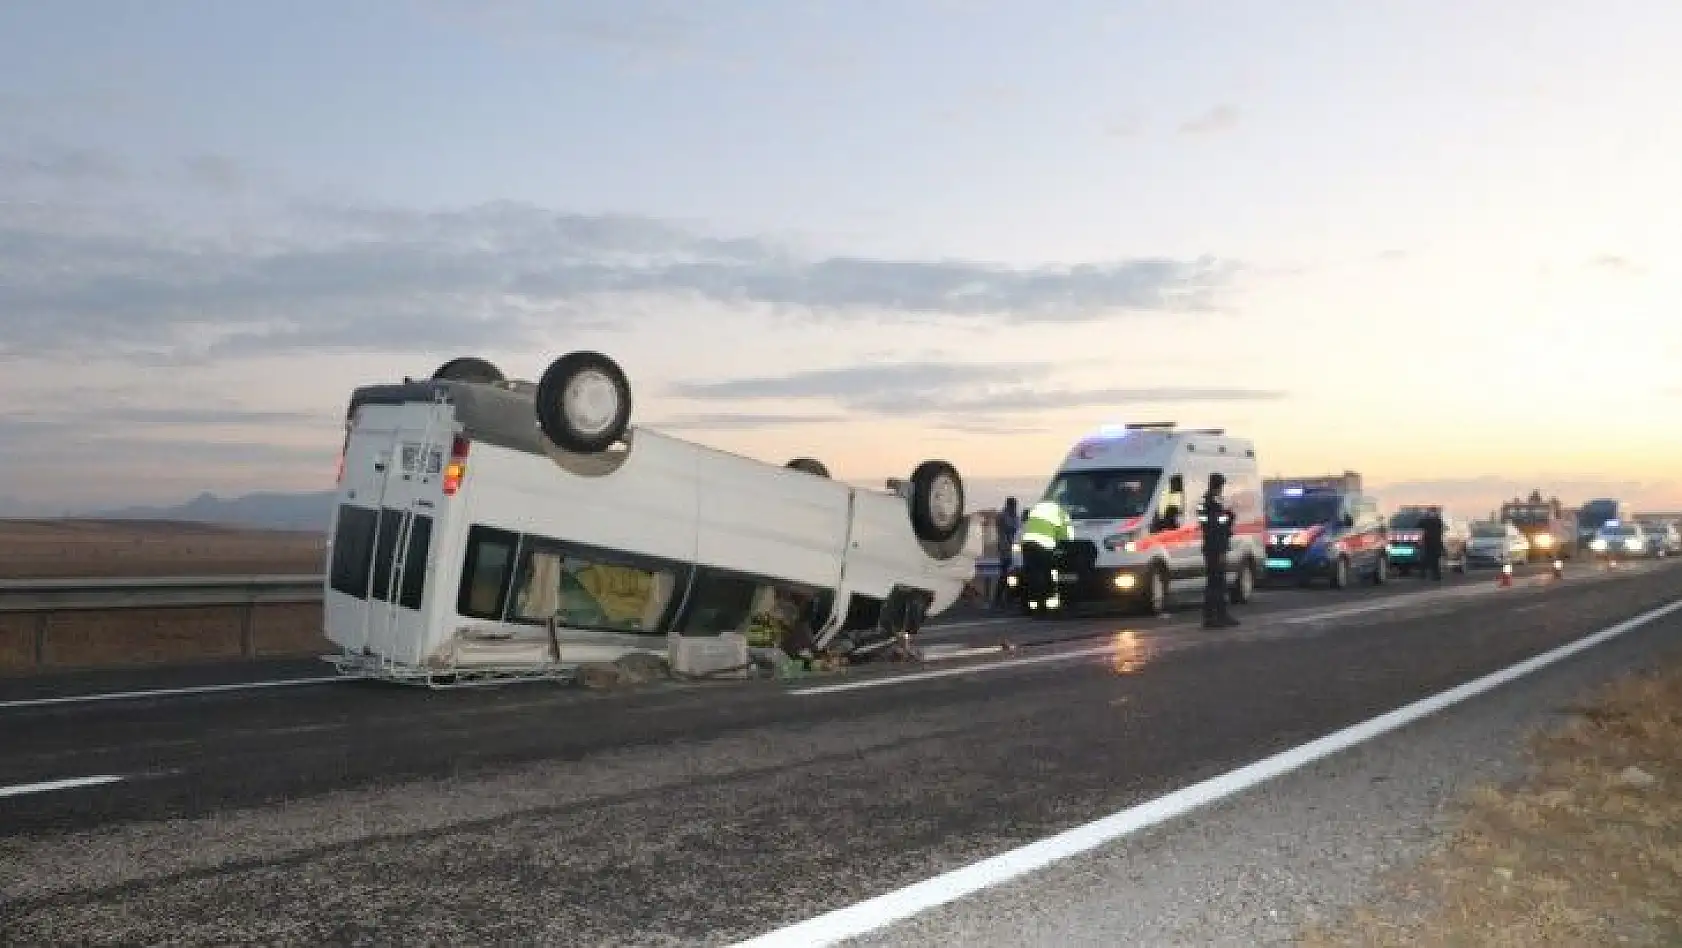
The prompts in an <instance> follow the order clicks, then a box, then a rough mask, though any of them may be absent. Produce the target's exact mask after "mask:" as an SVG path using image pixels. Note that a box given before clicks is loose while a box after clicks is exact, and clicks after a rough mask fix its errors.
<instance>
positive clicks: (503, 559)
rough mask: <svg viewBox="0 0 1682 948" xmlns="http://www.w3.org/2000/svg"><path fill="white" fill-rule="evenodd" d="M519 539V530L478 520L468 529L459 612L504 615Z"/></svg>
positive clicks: (484, 616)
mask: <svg viewBox="0 0 1682 948" xmlns="http://www.w3.org/2000/svg"><path fill="white" fill-rule="evenodd" d="M519 540H520V537H519V534H516V533H510V532H509V531H507V530H498V529H496V528H495V527H486V526H481V525H479V524H474V526H473V527H472V528H471V529H469V530H468V531H467V559H466V561H465V562H464V563H463V564H462V567H461V588H460V590H459V591H458V593H457V595H456V612H458V613H460V614H461V615H464V616H467V617H469V618H473V619H500V618H502V612H503V605H504V603H506V602H507V600H508V584H509V581H510V580H511V579H512V578H513V576H514V551H515V549H516V548H517V547H518V545H519Z"/></svg>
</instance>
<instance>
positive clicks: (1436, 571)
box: [1419, 507, 1444, 583]
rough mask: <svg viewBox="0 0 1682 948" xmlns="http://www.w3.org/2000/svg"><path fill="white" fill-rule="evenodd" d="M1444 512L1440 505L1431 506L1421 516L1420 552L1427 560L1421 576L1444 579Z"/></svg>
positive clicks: (1421, 577)
mask: <svg viewBox="0 0 1682 948" xmlns="http://www.w3.org/2000/svg"><path fill="white" fill-rule="evenodd" d="M1443 529H1444V528H1443V514H1442V509H1441V508H1440V507H1431V508H1428V509H1427V510H1426V511H1425V516H1423V517H1420V518H1419V553H1420V556H1421V557H1423V558H1424V560H1425V562H1424V563H1422V564H1420V565H1421V566H1423V567H1424V568H1423V569H1421V570H1420V571H1419V578H1420V579H1425V578H1426V577H1430V578H1431V579H1434V580H1436V581H1437V582H1439V583H1440V582H1442V580H1443V552H1444V550H1443Z"/></svg>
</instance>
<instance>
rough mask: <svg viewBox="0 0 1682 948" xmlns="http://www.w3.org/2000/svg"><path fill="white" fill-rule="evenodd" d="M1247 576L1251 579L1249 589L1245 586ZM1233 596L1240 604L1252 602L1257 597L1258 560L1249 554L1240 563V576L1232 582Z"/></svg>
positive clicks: (1233, 599) (1234, 600)
mask: <svg viewBox="0 0 1682 948" xmlns="http://www.w3.org/2000/svg"><path fill="white" fill-rule="evenodd" d="M1245 577H1248V578H1249V580H1250V581H1249V583H1248V586H1249V588H1248V589H1246V588H1245V586H1246V584H1245V582H1244V579H1245ZM1231 598H1232V601H1233V602H1235V603H1237V604H1239V605H1243V604H1245V603H1247V602H1251V601H1253V600H1254V599H1255V598H1256V561H1255V560H1253V559H1251V558H1249V557H1248V556H1246V557H1244V561H1243V562H1242V563H1239V564H1238V576H1237V578H1236V580H1235V581H1234V582H1233V584H1232V590H1231Z"/></svg>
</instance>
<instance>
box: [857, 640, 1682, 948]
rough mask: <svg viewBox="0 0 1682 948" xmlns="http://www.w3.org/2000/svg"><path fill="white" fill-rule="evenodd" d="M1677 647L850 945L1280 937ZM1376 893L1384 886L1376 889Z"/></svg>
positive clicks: (1435, 725) (1634, 654) (1610, 665)
mask: <svg viewBox="0 0 1682 948" xmlns="http://www.w3.org/2000/svg"><path fill="white" fill-rule="evenodd" d="M1662 661H1670V662H1677V661H1682V619H1679V618H1678V617H1676V616H1672V617H1670V618H1668V619H1666V620H1663V621H1661V622H1658V623H1655V624H1654V625H1653V626H1652V627H1649V628H1646V629H1642V630H1640V631H1639V632H1636V633H1633V634H1631V635H1630V636H1628V637H1627V638H1625V639H1620V640H1617V641H1614V642H1611V643H1608V644H1607V645H1604V646H1602V647H1600V648H1597V649H1592V650H1590V651H1588V652H1586V653H1584V654H1582V655H1579V656H1577V657H1576V658H1574V659H1572V660H1570V661H1568V662H1565V663H1562V664H1561V665H1558V666H1554V667H1551V668H1548V669H1545V670H1543V671H1541V672H1539V673H1538V674H1536V675H1534V676H1531V677H1529V678H1525V679H1522V680H1520V681H1517V682H1514V683H1512V684H1510V685H1507V686H1505V687H1503V688H1501V689H1498V690H1497V691H1495V692H1493V693H1491V694H1489V695H1485V696H1483V697H1481V698H1478V699H1474V700H1473V701H1471V702H1468V703H1467V704H1465V705H1462V706H1459V707H1456V708H1452V709H1450V710H1448V711H1446V712H1444V713H1442V714H1440V715H1437V716H1434V717H1432V718H1428V719H1426V720H1424V721H1422V722H1419V723H1417V724H1415V725H1413V726H1410V727H1407V728H1404V729H1403V730H1401V731H1398V732H1395V733H1393V734H1390V735H1388V736H1386V737H1383V738H1380V739H1378V740H1376V741H1373V742H1371V743H1368V744H1365V745H1362V746H1360V747H1357V748H1355V749H1353V750H1351V751H1349V752H1346V753H1343V754H1339V755H1337V756H1334V757H1332V758H1328V759H1326V760H1324V761H1321V762H1320V763H1318V764H1315V765H1312V766H1309V767H1306V768H1304V769H1303V770H1300V771H1297V772H1295V773H1292V774H1289V775H1287V776H1285V777H1282V778H1280V779H1278V780H1275V781H1273V782H1272V783H1270V784H1267V785H1264V786H1262V787H1260V788H1257V789H1256V790H1253V791H1251V792H1248V793H1245V794H1242V795H1240V796H1238V797H1235V798H1233V799H1231V800H1230V801H1228V802H1226V803H1223V804H1220V805H1217V806H1215V807H1211V808H1210V809H1208V810H1205V811H1202V812H1200V813H1197V814H1194V815H1192V816H1190V817H1188V818H1185V819H1182V820H1179V821H1176V822H1174V823H1171V824H1168V825H1165V826H1163V827H1161V828H1159V829H1157V830H1154V831H1151V832H1149V833H1146V834H1141V835H1139V836H1136V837H1133V838H1131V839H1129V840H1126V841H1122V842H1118V843H1116V844H1112V845H1109V846H1105V847H1103V848H1102V849H1100V850H1098V851H1095V852H1093V853H1090V854H1087V855H1084V856H1081V857H1076V858H1074V859H1071V860H1069V861H1067V862H1065V863H1061V864H1059V865H1057V866H1054V867H1052V868H1050V869H1047V870H1045V871H1043V872H1040V873H1035V874H1033V875H1030V876H1027V877H1025V878H1023V879H1020V880H1017V881H1015V882H1013V883H1010V884H1007V885H1005V886H1001V887H999V888H997V889H992V890H989V891H987V892H984V893H981V894H979V895H977V896H975V897H972V898H968V899H965V900H962V901H960V902H957V903H953V904H951V905H947V906H943V907H941V908H938V909H935V910H932V911H930V912H928V913H926V914H924V915H921V916H918V917H916V918H913V919H910V920H907V921H905V922H902V923H900V924H898V925H895V926H892V927H890V928H888V929H885V930H883V931H881V932H878V933H876V934H874V935H871V936H866V937H864V938H861V939H858V940H856V941H855V942H853V943H854V944H858V945H873V946H875V945H880V946H888V945H895V946H917V945H929V946H935V945H949V944H965V945H977V946H980V945H997V946H1001V948H1002V946H1019V945H1021V946H1026V945H1046V946H1053V945H1057V946H1063V945H1161V946H1170V945H1233V946H1239V945H1265V944H1295V943H1298V942H1299V940H1300V938H1301V937H1302V934H1303V932H1304V931H1305V929H1313V928H1317V927H1319V926H1322V925H1327V924H1335V923H1337V922H1339V921H1341V920H1343V919H1344V918H1346V917H1347V914H1348V913H1349V912H1350V911H1351V910H1352V909H1354V908H1355V907H1358V906H1366V905H1374V904H1376V905H1380V906H1385V907H1387V908H1390V909H1394V910H1396V911H1398V913H1400V912H1403V911H1405V910H1406V908H1407V907H1406V906H1404V905H1399V904H1397V903H1395V902H1394V901H1393V900H1392V893H1391V892H1390V891H1389V888H1388V886H1387V885H1386V881H1387V880H1388V879H1389V878H1391V877H1392V875H1393V873H1394V872H1396V871H1398V870H1403V869H1405V868H1407V867H1410V866H1412V865H1415V864H1416V863H1418V862H1419V861H1421V860H1423V859H1426V858H1428V857H1429V856H1430V855H1431V854H1432V853H1433V852H1435V851H1436V850H1437V849H1438V848H1439V846H1440V845H1441V843H1442V842H1443V840H1444V839H1445V838H1446V837H1447V834H1448V833H1450V832H1452V830H1453V829H1454V828H1455V826H1456V825H1457V824H1458V821H1459V817H1460V815H1461V813H1462V812H1463V809H1462V804H1463V801H1464V800H1465V799H1466V797H1467V795H1468V794H1470V793H1472V792H1473V791H1474V790H1475V789H1476V788H1478V787H1480V786H1485V785H1490V784H1495V785H1502V784H1509V783H1511V782H1512V781H1515V780H1518V779H1520V778H1522V777H1523V776H1524V775H1525V774H1526V771H1527V759H1526V754H1525V744H1526V741H1527V739H1528V738H1529V736H1530V735H1532V734H1534V733H1535V732H1536V731H1537V730H1539V729H1551V728H1554V727H1558V726H1559V725H1561V724H1562V723H1564V721H1565V720H1566V718H1567V714H1566V709H1569V708H1572V707H1574V706H1575V705H1576V703H1577V702H1579V701H1580V700H1582V699H1583V697H1584V696H1585V695H1586V694H1588V693H1590V692H1591V691H1592V690H1593V689H1595V688H1597V687H1600V686H1601V685H1603V684H1604V683H1606V682H1608V681H1611V680H1613V679H1614V678H1616V677H1618V676H1620V675H1623V674H1626V673H1628V672H1630V671H1632V670H1636V669H1640V668H1644V667H1651V666H1652V665H1653V664H1655V663H1658V662H1662ZM1387 900H1391V901H1387Z"/></svg>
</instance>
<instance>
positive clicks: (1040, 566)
mask: <svg viewBox="0 0 1682 948" xmlns="http://www.w3.org/2000/svg"><path fill="white" fill-rule="evenodd" d="M1074 536H1075V527H1074V523H1073V521H1071V520H1070V519H1069V513H1068V511H1066V510H1064V509H1063V507H1062V505H1061V504H1058V503H1056V502H1055V501H1050V500H1042V501H1040V502H1039V503H1037V504H1035V505H1034V506H1033V507H1032V508H1030V509H1029V510H1028V516H1027V517H1026V518H1024V519H1023V521H1022V532H1021V534H1020V538H1021V539H1020V540H1019V542H1020V543H1021V544H1022V599H1023V601H1024V602H1025V603H1027V605H1028V608H1029V609H1055V608H1057V607H1058V606H1060V605H1062V603H1061V602H1060V601H1059V597H1058V595H1057V587H1056V585H1055V583H1054V581H1053V577H1052V570H1053V569H1054V567H1055V563H1056V561H1055V559H1054V557H1053V554H1054V553H1055V552H1056V550H1057V547H1058V545H1059V544H1062V543H1067V542H1069V541H1070V540H1072V539H1074Z"/></svg>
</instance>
